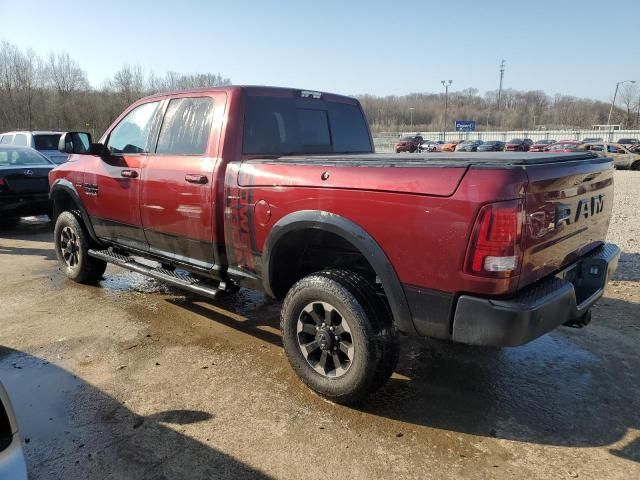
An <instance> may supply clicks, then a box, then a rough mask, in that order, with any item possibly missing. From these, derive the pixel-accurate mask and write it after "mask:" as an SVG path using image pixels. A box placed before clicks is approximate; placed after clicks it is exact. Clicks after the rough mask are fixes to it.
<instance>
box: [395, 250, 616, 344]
mask: <svg viewBox="0 0 640 480" xmlns="http://www.w3.org/2000/svg"><path fill="white" fill-rule="evenodd" d="M619 257H620V249H619V248H618V247H617V246H616V245H614V244H611V243H606V244H604V245H602V246H600V247H598V248H597V249H595V250H593V251H592V252H590V253H589V254H587V255H585V256H584V257H582V258H580V259H579V260H578V261H576V262H574V263H573V264H571V265H569V266H568V267H567V268H565V269H564V270H562V271H561V272H559V273H558V274H556V275H553V276H550V277H547V278H545V279H543V280H540V281H539V282H536V283H535V284H533V285H531V286H530V287H527V288H525V289H523V290H522V291H520V292H519V293H518V295H517V296H516V297H512V298H509V299H495V298H484V297H477V296H472V295H460V296H459V297H458V298H456V297H455V295H453V294H450V293H445V292H437V291H434V290H428V289H421V288H416V287H410V286H408V285H405V287H404V290H405V295H406V298H407V301H408V303H409V309H410V310H411V315H412V317H413V323H414V326H415V329H416V331H417V333H418V335H421V336H427V337H437V338H443V339H449V340H453V341H455V342H460V343H466V344H470V345H487V346H517V345H522V344H525V343H527V342H530V341H531V340H534V339H536V338H538V337H540V336H541V335H544V334H545V333H547V332H549V331H551V330H553V329H554V328H556V327H558V326H559V325H562V324H563V323H567V322H572V321H574V320H576V319H578V318H580V317H582V316H583V315H585V314H586V313H587V312H588V310H589V308H590V307H591V306H592V305H593V304H594V303H595V302H596V301H598V299H599V298H600V297H601V296H602V294H603V293H604V288H605V286H606V284H607V281H608V280H609V278H610V277H611V275H613V273H614V272H615V270H616V268H617V266H618V259H619Z"/></svg>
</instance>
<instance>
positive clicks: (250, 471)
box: [0, 172, 640, 479]
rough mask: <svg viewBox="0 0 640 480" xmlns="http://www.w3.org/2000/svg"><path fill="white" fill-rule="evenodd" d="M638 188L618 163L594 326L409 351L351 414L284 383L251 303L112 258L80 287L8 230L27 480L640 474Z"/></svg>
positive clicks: (5, 270) (269, 328)
mask: <svg viewBox="0 0 640 480" xmlns="http://www.w3.org/2000/svg"><path fill="white" fill-rule="evenodd" d="M639 191H640V172H616V204H615V211H614V217H613V221H612V224H611V229H610V240H611V241H613V242H616V243H617V244H618V245H620V246H621V248H622V250H623V252H624V253H623V256H622V258H621V262H620V267H619V271H618V273H617V275H616V278H615V280H614V281H612V282H611V284H610V286H609V288H608V289H607V292H606V294H605V298H603V299H602V301H601V302H600V303H599V304H598V305H597V306H596V307H595V309H594V315H593V322H592V324H591V325H590V326H589V327H587V328H585V329H581V330H575V329H567V328H560V329H558V330H557V331H554V332H553V333H551V334H549V335H546V336H544V337H542V338H540V339H538V340H536V341H534V342H532V343H530V344H529V345H526V346H524V347H520V348H515V349H478V348H470V347H464V346H460V345H452V344H448V343H442V342H414V341H408V340H406V341H404V342H403V343H404V345H403V347H404V348H403V355H402V359H401V362H400V365H399V367H398V369H397V372H396V373H395V374H394V377H393V379H392V381H391V382H390V383H389V384H388V385H387V386H386V387H385V388H384V389H383V390H382V391H381V392H379V394H377V395H376V396H374V397H372V398H371V399H370V400H369V401H368V402H367V403H366V404H365V405H363V406H362V407H360V408H358V409H352V408H347V407H342V406H337V405H334V404H331V403H329V402H326V401H324V400H322V399H320V398H319V397H317V396H315V395H313V394H312V393H310V392H309V391H308V390H307V389H305V388H304V387H303V386H302V384H301V383H300V382H299V381H298V380H297V379H296V378H295V376H294V374H293V373H292V372H291V370H290V369H289V366H288V364H287V362H286V359H285V357H284V354H283V351H282V348H281V346H280V337H279V332H278V330H277V326H278V311H279V305H278V304H276V303H272V302H270V301H268V300H266V299H265V298H264V297H262V296H261V295H258V294H255V293H253V292H250V291H247V290H241V291H240V292H239V293H238V294H236V295H233V296H229V297H226V298H223V299H221V300H220V301H219V302H216V303H215V304H214V303H211V302H207V301H204V300H202V299H201V298H198V297H194V296H190V295H186V296H185V294H184V293H182V292H180V291H177V290H173V289H169V288H167V287H165V286H163V285H160V284H158V283H157V282H155V281H153V280H150V279H147V278H144V277H142V276H139V275H137V274H133V273H130V272H127V271H124V270H121V269H118V268H116V267H113V266H110V267H109V268H108V269H107V272H106V275H105V278H104V280H103V281H102V282H101V285H100V286H84V285H77V284H73V283H71V282H68V281H67V280H66V279H65V278H64V277H63V276H62V274H61V273H60V272H59V271H58V268H57V264H56V261H55V256H54V253H53V251H52V247H51V240H52V234H51V225H50V224H48V223H46V222H43V221H23V222H22V223H21V225H19V226H18V227H17V228H16V229H13V230H11V231H1V232H0V271H1V272H2V274H1V276H0V291H1V292H2V296H1V298H2V303H1V304H0V305H1V307H0V308H1V309H0V319H1V321H0V326H1V328H0V345H1V346H0V378H1V379H2V381H3V383H4V384H5V386H6V387H7V388H8V390H9V392H10V393H11V394H12V397H13V399H14V403H15V406H16V409H17V413H18V417H19V421H20V424H21V428H22V431H23V435H24V437H25V444H24V447H25V451H26V454H27V461H28V466H29V470H30V472H31V477H32V478H33V479H147V478H148V479H165V478H167V479H169V478H171V479H174V478H189V479H199V478H203V479H204V478H207V479H208V478H289V479H305V478H314V479H315V478H326V477H339V478H343V479H360V478H362V479H370V478H419V479H425V478H434V479H442V478H474V479H476V478H478V479H479V478H561V479H562V478H589V479H603V478H620V479H628V478H640V395H639V393H638V392H640V376H639V372H640V358H639V355H638V345H639V343H640V326H639V320H640V288H639V287H640V242H639V239H640V215H639V214H638V212H640V195H639ZM27 440H28V441H27Z"/></svg>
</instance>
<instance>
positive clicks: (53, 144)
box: [33, 133, 60, 150]
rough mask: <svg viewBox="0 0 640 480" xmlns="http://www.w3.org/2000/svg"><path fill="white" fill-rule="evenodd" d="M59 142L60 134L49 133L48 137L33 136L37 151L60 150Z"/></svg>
mask: <svg viewBox="0 0 640 480" xmlns="http://www.w3.org/2000/svg"><path fill="white" fill-rule="evenodd" d="M59 141H60V134H59V133H50V134H49V133H48V134H46V135H34V136H33V143H34V145H35V149H36V150H58V142H59Z"/></svg>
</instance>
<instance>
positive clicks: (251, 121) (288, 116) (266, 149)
mask: <svg viewBox="0 0 640 480" xmlns="http://www.w3.org/2000/svg"><path fill="white" fill-rule="evenodd" d="M242 143H243V152H244V153H245V154H275V155H291V154H305V153H309V154H311V153H369V152H371V151H373V148H372V146H371V141H370V138H369V130H368V128H367V124H366V120H365V118H364V115H363V114H362V111H361V110H360V108H358V106H357V105H356V104H349V103H338V102H328V101H324V100H322V99H318V98H293V97H268V96H248V97H247V103H246V109H245V121H244V132H243V141H242Z"/></svg>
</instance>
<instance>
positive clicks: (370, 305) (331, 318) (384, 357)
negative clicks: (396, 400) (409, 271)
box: [280, 270, 398, 404]
mask: <svg viewBox="0 0 640 480" xmlns="http://www.w3.org/2000/svg"><path fill="white" fill-rule="evenodd" d="M280 327H281V329H282V340H283V344H284V350H285V352H286V354H287V357H288V359H289V362H290V364H291V366H292V368H293V370H294V371H295V372H296V374H297V375H298V376H299V377H300V378H301V379H302V381H303V382H304V383H305V384H306V385H307V386H308V387H309V388H311V389H312V390H313V391H315V392H317V393H318V394H320V395H322V396H324V397H326V398H328V399H329V400H332V401H334V402H337V403H342V404H354V403H357V402H358V401H360V400H362V399H363V398H364V397H365V396H366V395H367V394H368V393H370V392H372V391H374V390H376V389H377V388H379V387H380V386H382V385H383V384H384V383H385V382H386V381H387V380H388V379H389V377H390V376H391V374H392V373H393V371H394V369H395V366H396V364H397V361H398V346H397V343H396V341H395V337H394V331H393V327H392V322H391V315H390V313H389V309H388V307H387V305H386V303H385V302H384V301H383V299H382V298H381V297H380V295H379V294H378V292H377V291H376V289H375V288H374V287H373V285H371V284H370V283H369V282H368V281H367V280H366V279H365V278H363V277H362V276H360V275H358V274H355V273H353V272H350V271H346V270H329V271H323V272H318V273H315V274H313V275H310V276H308V277H305V278H303V279H302V280H300V281H299V282H297V283H296V284H295V285H294V286H293V287H291V290H289V293H288V294H287V296H286V298H285V300H284V303H283V305H282V313H281V323H280Z"/></svg>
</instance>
